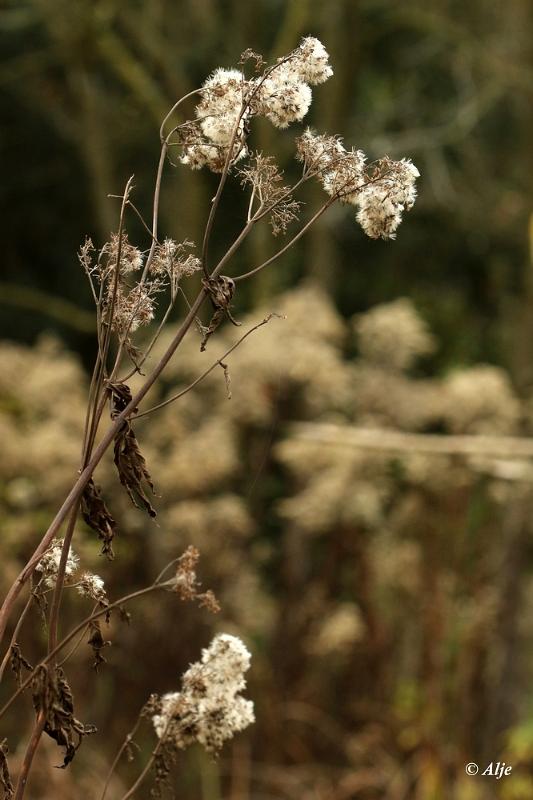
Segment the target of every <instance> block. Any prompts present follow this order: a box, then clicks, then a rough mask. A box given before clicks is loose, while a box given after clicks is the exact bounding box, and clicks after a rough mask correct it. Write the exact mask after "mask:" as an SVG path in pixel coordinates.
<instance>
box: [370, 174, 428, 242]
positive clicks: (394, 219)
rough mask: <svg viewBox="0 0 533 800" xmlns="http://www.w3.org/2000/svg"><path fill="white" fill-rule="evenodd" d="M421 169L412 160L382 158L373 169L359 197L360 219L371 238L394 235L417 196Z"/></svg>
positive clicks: (387, 237) (390, 237)
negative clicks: (417, 183)
mask: <svg viewBox="0 0 533 800" xmlns="http://www.w3.org/2000/svg"><path fill="white" fill-rule="evenodd" d="M419 175H420V173H419V171H418V169H417V168H416V167H415V165H414V164H412V163H411V161H409V160H407V159H402V160H401V161H391V160H390V159H389V158H382V159H380V160H379V161H378V162H376V164H375V165H373V167H372V168H371V169H370V170H369V173H368V182H367V185H366V186H365V187H364V188H363V189H362V190H361V192H360V194H359V197H358V204H359V211H358V212H357V221H358V223H359V224H360V225H361V227H362V229H363V230H364V232H365V233H366V234H367V236H370V238H371V239H379V238H381V239H394V238H396V230H397V228H398V226H399V225H400V223H401V221H402V213H403V212H404V211H409V210H410V209H411V208H412V207H413V204H414V202H415V200H416V188H415V181H416V179H417V178H418V177H419Z"/></svg>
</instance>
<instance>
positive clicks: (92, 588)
mask: <svg viewBox="0 0 533 800" xmlns="http://www.w3.org/2000/svg"><path fill="white" fill-rule="evenodd" d="M62 548H63V539H55V540H54V541H53V542H52V545H51V546H50V548H49V549H48V550H47V551H46V553H45V554H44V555H43V557H42V558H41V560H40V561H39V562H38V564H37V566H36V567H35V570H36V572H37V573H40V576H41V580H42V582H43V583H44V586H45V587H46V588H48V589H53V588H54V586H55V585H56V580H57V574H58V570H59V562H60V560H61V550H62ZM79 566H80V558H79V556H78V555H77V554H76V553H75V552H74V551H73V550H72V548H69V552H68V556H67V562H66V566H65V582H66V583H70V584H72V583H73V582H74V580H75V585H76V588H77V590H78V592H79V594H81V596H82V597H88V598H89V599H91V600H94V601H96V602H98V603H106V602H107V598H106V592H105V588H104V581H103V580H102V578H100V576H99V575H94V574H93V573H92V572H87V571H85V572H83V573H81V575H77V572H78V570H79Z"/></svg>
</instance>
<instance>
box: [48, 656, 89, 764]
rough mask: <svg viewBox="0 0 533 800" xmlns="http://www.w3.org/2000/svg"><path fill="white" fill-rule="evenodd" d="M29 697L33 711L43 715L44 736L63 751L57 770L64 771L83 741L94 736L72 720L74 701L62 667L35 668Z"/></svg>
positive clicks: (85, 726) (80, 723) (86, 727)
mask: <svg viewBox="0 0 533 800" xmlns="http://www.w3.org/2000/svg"><path fill="white" fill-rule="evenodd" d="M32 697H33V706H34V708H35V711H36V712H37V713H39V712H41V711H42V712H43V713H44V717H45V723H44V732H45V733H47V734H48V736H50V738H51V739H53V740H54V741H55V742H57V744H58V745H59V747H64V748H65V755H64V758H63V763H62V764H61V765H59V767H58V768H59V769H65V768H66V767H67V766H68V765H69V764H70V762H71V761H72V759H73V758H74V756H75V755H76V751H77V750H78V748H79V746H80V745H81V742H82V739H83V737H84V736H87V735H88V734H91V733H95V731H96V728H95V726H94V725H84V724H83V723H82V722H80V721H79V720H78V719H76V717H75V716H74V699H73V696H72V692H71V689H70V686H69V685H68V681H67V679H66V677H65V673H64V671H63V670H62V669H61V667H58V666H56V667H55V669H53V670H52V669H49V668H48V667H46V666H44V665H42V666H41V667H39V668H38V671H37V673H36V675H35V677H34V679H33V682H32Z"/></svg>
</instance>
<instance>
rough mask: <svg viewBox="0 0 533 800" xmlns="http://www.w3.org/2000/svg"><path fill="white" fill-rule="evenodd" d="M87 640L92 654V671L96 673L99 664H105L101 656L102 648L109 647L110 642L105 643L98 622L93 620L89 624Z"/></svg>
mask: <svg viewBox="0 0 533 800" xmlns="http://www.w3.org/2000/svg"><path fill="white" fill-rule="evenodd" d="M89 633H90V636H89V639H88V641H87V644H90V645H91V647H92V650H93V654H94V663H93V669H94V670H95V672H98V667H99V666H100V664H105V663H106V660H105V658H104V657H103V655H102V650H103V649H104V647H109V645H110V644H111V642H109V641H105V639H104V637H103V636H102V629H101V627H100V622H99V621H98V620H93V621H92V622H91V623H90V624H89Z"/></svg>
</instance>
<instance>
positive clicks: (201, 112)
mask: <svg viewBox="0 0 533 800" xmlns="http://www.w3.org/2000/svg"><path fill="white" fill-rule="evenodd" d="M247 86H248V83H247V81H246V79H245V77H244V75H243V74H242V72H239V70H236V69H216V70H215V71H214V72H213V74H212V75H211V76H210V77H209V78H208V79H207V80H206V81H205V83H204V84H203V87H202V100H201V102H200V103H199V104H198V105H197V106H196V116H197V118H198V120H199V122H200V128H201V130H202V133H203V134H204V136H205V137H206V139H209V140H210V141H211V142H213V143H214V144H218V145H223V146H226V147H227V146H229V144H230V142H231V138H232V136H233V132H234V129H235V126H236V125H237V121H238V120H239V117H241V119H240V120H239V129H238V132H237V138H239V139H241V140H243V139H244V121H245V117H246V114H247V112H246V111H245V110H244V109H243V101H244V96H245V92H246V89H247ZM241 112H243V113H242V115H241Z"/></svg>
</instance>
